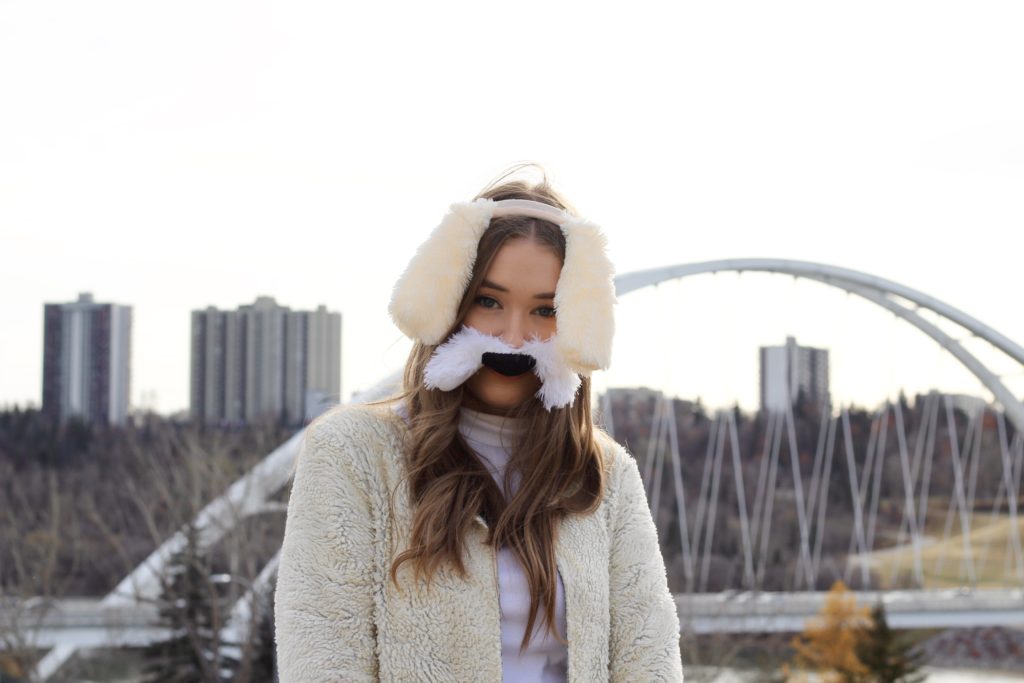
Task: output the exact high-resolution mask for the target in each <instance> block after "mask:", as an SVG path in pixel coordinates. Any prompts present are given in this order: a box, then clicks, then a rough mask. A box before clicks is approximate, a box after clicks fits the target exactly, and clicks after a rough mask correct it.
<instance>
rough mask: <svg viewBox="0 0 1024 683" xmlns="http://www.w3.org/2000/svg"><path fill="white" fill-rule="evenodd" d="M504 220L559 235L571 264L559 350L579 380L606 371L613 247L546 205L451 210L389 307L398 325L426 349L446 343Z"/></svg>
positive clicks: (559, 304)
mask: <svg viewBox="0 0 1024 683" xmlns="http://www.w3.org/2000/svg"><path fill="white" fill-rule="evenodd" d="M502 216H528V217H531V218H539V219H541V220H545V221H549V222H551V223H554V224H556V225H558V226H559V227H560V228H561V230H562V234H563V235H564V236H565V261H564V262H563V263H562V270H561V272H560V274H559V277H558V284H557V285H556V287H555V311H556V316H555V330H556V334H555V336H554V341H555V349H556V352H557V353H558V355H559V357H560V359H561V361H562V362H563V363H564V364H565V365H566V366H567V367H569V368H570V369H571V370H573V371H574V372H577V373H579V374H582V375H590V373H591V372H593V371H594V370H604V369H606V368H607V367H608V366H609V364H610V363H611V353H612V336H613V335H614V333H615V318H614V308H613V307H614V304H615V303H616V299H615V282H614V276H615V269H614V267H613V266H612V264H611V262H610V261H609V260H608V256H607V254H606V253H605V250H606V247H607V240H606V238H605V236H604V233H602V232H601V229H600V228H599V227H598V226H597V225H596V224H594V223H591V222H590V221H587V220H585V219H583V218H579V217H577V216H573V215H571V214H569V213H567V212H565V211H562V210H561V209H559V208H557V207H554V206H551V205H549V204H544V203H541V202H535V201H530V200H526V199H503V200H500V201H494V200H491V199H477V200H475V201H472V202H459V203H455V204H452V205H451V208H450V210H449V212H448V214H447V215H446V216H445V217H444V219H443V220H442V221H441V223H440V224H439V225H438V226H437V227H436V228H434V230H433V232H431V234H430V236H429V237H428V238H427V240H426V241H425V242H424V243H423V244H421V245H420V247H419V249H417V251H416V253H415V255H414V256H413V257H412V260H411V261H410V262H409V265H408V266H407V267H406V269H405V272H403V273H402V276H401V277H400V278H399V279H398V282H397V283H396V284H395V287H394V290H393V291H392V294H391V303H390V304H389V306H388V313H389V314H390V315H391V318H392V320H394V322H395V325H397V326H398V329H400V330H401V331H402V332H403V333H404V334H405V335H406V336H408V337H410V338H411V339H413V340H416V341H419V342H421V343H423V344H426V345H437V344H440V343H441V342H443V341H444V336H445V333H447V332H448V330H449V329H451V327H452V325H454V324H455V319H456V317H457V315H458V307H459V302H460V301H461V300H462V297H463V294H464V293H465V291H466V287H467V286H468V284H469V281H470V279H471V277H472V274H473V264H474V263H475V262H476V255H477V246H478V244H479V243H480V237H481V236H482V235H483V234H484V231H485V230H486V229H487V226H489V225H490V223H491V219H493V218H499V217H502Z"/></svg>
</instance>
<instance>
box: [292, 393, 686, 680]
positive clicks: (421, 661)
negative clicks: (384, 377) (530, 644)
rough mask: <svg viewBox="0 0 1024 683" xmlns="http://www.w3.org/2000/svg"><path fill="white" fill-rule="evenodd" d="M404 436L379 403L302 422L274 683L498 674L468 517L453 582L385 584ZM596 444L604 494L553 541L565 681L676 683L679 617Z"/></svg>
mask: <svg viewBox="0 0 1024 683" xmlns="http://www.w3.org/2000/svg"><path fill="white" fill-rule="evenodd" d="M407 434H408V427H407V426H406V423H405V421H404V420H403V419H402V417H401V416H399V415H398V414H396V413H395V412H394V411H393V410H392V409H391V408H390V407H389V406H387V405H377V406H367V405H358V404H357V405H346V406H341V407H338V408H335V409H333V410H331V411H329V412H328V413H326V414H325V415H323V416H321V417H320V418H318V419H317V420H315V421H314V422H313V423H312V424H311V425H310V426H309V427H308V428H307V430H306V436H305V440H304V443H303V447H302V449H301V454H300V455H299V457H298V461H297V464H296V470H295V478H294V481H293V484H292V490H291V498H290V500H289V502H288V516H287V521H286V524H285V533H284V542H283V545H282V548H281V555H280V565H279V569H278V579H277V587H276V591H275V595H274V610H275V622H276V634H275V635H276V641H277V656H278V670H279V674H280V680H281V683H300V682H301V683H314V682H317V681H389V682H390V681H430V682H448V681H467V682H469V681H471V682H473V683H476V682H491V681H493V682H500V681H501V621H500V620H501V615H500V612H499V596H498V581H497V566H496V555H495V552H494V549H492V548H490V547H488V546H487V545H486V543H485V539H486V534H487V526H486V523H485V522H484V520H483V518H482V517H481V516H479V515H478V516H477V518H476V523H475V524H474V525H473V526H472V527H471V531H470V532H469V534H468V535H467V538H466V550H465V552H464V555H463V558H464V561H465V564H466V570H467V578H466V579H462V578H460V577H459V576H458V574H457V573H456V572H455V571H454V569H452V568H450V567H449V566H448V565H447V564H445V565H442V566H441V567H440V568H439V570H438V572H437V574H435V577H434V580H433V582H432V584H431V585H430V587H429V589H428V588H427V586H426V584H425V581H424V580H423V579H420V580H419V582H418V583H416V584H414V583H413V578H412V564H411V563H408V562H407V563H403V564H402V566H401V568H400V569H399V572H398V579H399V584H400V586H401V591H399V590H398V589H396V587H395V585H394V584H393V583H392V582H391V581H390V578H389V576H388V573H389V571H390V567H391V562H392V560H393V558H394V557H395V556H396V555H397V554H398V553H399V552H401V550H403V549H405V547H406V544H407V542H408V535H409V533H410V531H411V526H412V513H413V511H412V509H411V508H410V506H409V505H408V502H407V501H408V486H407V485H406V484H405V482H404V481H403V482H402V483H401V485H399V480H400V478H401V477H402V475H403V473H404V465H403V463H402V457H401V453H402V444H403V441H404V439H405V438H406V436H407ZM600 441H601V446H602V450H603V454H604V467H605V473H606V489H605V496H604V498H603V500H602V502H601V505H600V507H599V508H598V509H597V510H596V511H595V512H594V513H592V514H589V515H573V516H569V517H567V518H565V519H564V520H563V521H562V523H561V525H560V528H559V532H558V538H557V542H556V545H555V554H556V561H557V566H558V570H559V572H560V573H561V575H562V579H563V582H564V586H565V600H566V619H567V633H566V635H567V637H568V641H569V648H568V651H569V661H568V681H569V683H598V682H600V681H611V682H613V683H646V682H649V681H673V682H674V681H682V680H683V671H682V662H681V658H680V650H679V617H678V614H677V612H676V605H675V601H674V600H673V597H672V595H671V594H670V592H669V590H668V583H667V579H666V574H665V565H664V561H663V559H662V556H661V552H660V549H659V547H658V540H657V535H656V531H655V527H654V522H653V521H652V519H651V513H650V510H649V508H648V503H647V498H646V495H645V493H644V488H643V484H642V482H641V479H640V473H639V470H638V469H637V466H636V462H635V461H634V460H633V458H632V457H631V456H630V455H629V454H628V453H627V452H626V451H625V450H624V449H623V448H622V447H621V446H619V445H618V444H617V443H615V442H614V441H613V440H611V439H610V438H608V437H607V436H604V435H602V436H601V437H600ZM396 487H397V491H396V494H395V496H394V509H393V511H390V510H389V498H390V496H389V492H390V491H391V490H392V489H395V488H396Z"/></svg>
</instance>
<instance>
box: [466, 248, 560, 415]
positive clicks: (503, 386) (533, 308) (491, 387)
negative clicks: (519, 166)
mask: <svg viewBox="0 0 1024 683" xmlns="http://www.w3.org/2000/svg"><path fill="white" fill-rule="evenodd" d="M561 270H562V262H561V260H560V259H559V258H558V256H557V255H556V254H555V253H554V251H552V249H551V248H550V247H547V246H543V245H540V244H538V243H536V242H534V241H533V240H531V239H527V238H515V239H511V240H509V241H507V242H505V244H503V245H502V246H501V248H500V249H499V250H498V253H497V254H495V256H494V260H493V261H491V266H490V268H488V270H487V273H486V274H485V275H484V280H483V282H482V283H481V285H480V288H479V289H477V291H476V292H475V293H474V294H473V302H472V304H471V306H470V309H469V313H467V314H466V317H465V319H464V321H463V322H464V323H465V324H466V325H468V326H469V327H472V328H474V329H476V330H478V331H480V332H484V333H485V334H490V335H494V336H496V337H501V338H502V340H504V341H505V343H507V344H509V345H510V346H513V347H516V348H518V347H520V346H522V344H523V342H524V341H526V340H528V339H530V338H532V337H533V336H534V335H536V337H537V338H538V339H540V340H541V341H546V340H547V339H549V338H550V337H551V335H553V334H554V333H555V309H554V306H555V300H554V296H555V285H557V284H558V275H559V273H560V272H561ZM464 387H465V393H464V396H465V398H464V400H463V402H464V404H465V405H466V406H467V407H469V408H472V409H474V410H479V411H481V412H504V411H506V410H508V409H509V408H513V407H515V406H516V405H518V404H519V403H522V402H523V401H524V400H526V399H527V398H529V397H530V396H532V395H533V394H535V393H536V392H537V390H538V389H540V380H539V379H538V378H537V375H536V374H535V373H533V372H525V373H523V374H521V375H517V376H515V377H506V376H505V375H502V374H500V373H498V372H495V371H494V370H491V369H490V368H487V367H483V368H480V370H478V371H477V372H476V373H475V374H474V375H473V376H472V377H470V378H469V379H468V380H466V383H465V385H464Z"/></svg>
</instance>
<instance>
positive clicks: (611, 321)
mask: <svg viewBox="0 0 1024 683" xmlns="http://www.w3.org/2000/svg"><path fill="white" fill-rule="evenodd" d="M562 233H563V234H564V235H565V263H564V264H562V272H561V274H560V275H559V278H558V285H557V286H556V288H555V310H556V311H557V312H558V315H557V321H558V322H557V324H558V338H557V347H558V350H559V353H561V355H562V357H563V359H564V362H565V363H566V364H567V365H568V366H569V367H571V368H572V369H573V370H575V371H576V372H578V373H580V374H584V375H589V374H590V373H591V372H593V371H594V370H605V369H607V368H608V366H609V365H610V364H611V360H612V337H613V336H614V335H615V303H616V299H615V268H614V266H612V263H611V261H610V260H609V259H608V256H607V254H606V248H607V239H606V238H605V236H604V234H603V233H602V232H601V228H599V227H598V226H597V225H595V224H594V223H591V222H589V221H587V220H585V219H582V218H573V219H571V220H569V221H568V222H566V223H565V224H564V225H563V226H562Z"/></svg>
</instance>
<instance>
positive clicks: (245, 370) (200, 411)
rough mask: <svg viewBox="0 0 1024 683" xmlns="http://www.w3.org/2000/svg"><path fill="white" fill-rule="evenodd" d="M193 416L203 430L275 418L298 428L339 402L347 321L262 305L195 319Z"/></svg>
mask: <svg viewBox="0 0 1024 683" xmlns="http://www.w3.org/2000/svg"><path fill="white" fill-rule="evenodd" d="M191 375H192V376H191V401H190V412H191V415H192V418H193V419H196V420H199V421H202V422H205V423H220V422H250V421H253V420H257V419H265V418H271V419H276V420H282V421H284V422H285V423H286V424H292V425H297V424H301V423H302V422H304V421H306V420H309V419H312V418H313V417H315V416H316V415H318V414H320V413H321V412H322V411H323V410H324V409H325V408H326V407H327V406H329V405H331V404H332V403H337V402H338V401H339V400H340V397H341V314H340V313H331V312H329V311H327V309H326V308H325V307H324V306H320V307H318V308H317V309H316V310H315V311H293V310H291V309H290V308H288V307H286V306H280V305H278V304H277V302H275V301H274V299H273V298H271V297H266V296H262V297H258V298H257V299H256V301H255V302H254V303H252V304H250V305H247V306H240V307H239V308H238V309H237V310H234V311H220V310H217V309H216V308H214V307H212V306H211V307H209V308H207V309H205V310H196V311H192V373H191Z"/></svg>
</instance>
